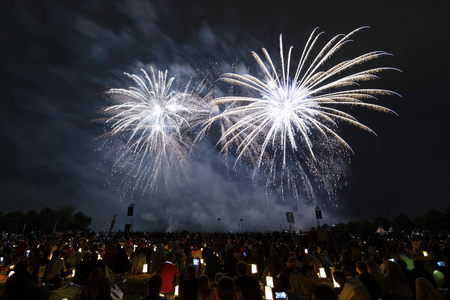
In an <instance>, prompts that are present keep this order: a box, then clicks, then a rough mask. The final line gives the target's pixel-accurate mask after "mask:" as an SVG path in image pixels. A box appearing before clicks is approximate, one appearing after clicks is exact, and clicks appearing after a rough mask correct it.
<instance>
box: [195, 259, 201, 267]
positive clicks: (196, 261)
mask: <svg viewBox="0 0 450 300" xmlns="http://www.w3.org/2000/svg"><path fill="white" fill-rule="evenodd" d="M199 264H200V259H198V258H194V266H198V265H199Z"/></svg>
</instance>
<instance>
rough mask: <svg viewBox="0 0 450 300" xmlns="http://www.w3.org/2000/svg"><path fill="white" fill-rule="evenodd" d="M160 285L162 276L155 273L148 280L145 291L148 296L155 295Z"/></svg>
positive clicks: (157, 293)
mask: <svg viewBox="0 0 450 300" xmlns="http://www.w3.org/2000/svg"><path fill="white" fill-rule="evenodd" d="M161 287H162V277H161V275H159V274H155V275H153V276H152V277H150V279H149V280H148V285H147V291H148V295H149V296H151V297H152V296H153V297H157V296H158V295H159V292H160V291H161Z"/></svg>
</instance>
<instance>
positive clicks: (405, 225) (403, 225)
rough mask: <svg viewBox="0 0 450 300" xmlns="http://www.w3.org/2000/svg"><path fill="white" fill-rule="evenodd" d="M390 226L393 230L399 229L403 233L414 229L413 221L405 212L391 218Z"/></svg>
mask: <svg viewBox="0 0 450 300" xmlns="http://www.w3.org/2000/svg"><path fill="white" fill-rule="evenodd" d="M392 226H393V227H394V230H395V231H401V232H405V233H411V232H412V231H413V229H414V227H415V226H414V223H413V221H411V219H410V218H409V217H408V216H407V215H405V214H399V215H398V216H396V217H395V218H394V219H393V220H392Z"/></svg>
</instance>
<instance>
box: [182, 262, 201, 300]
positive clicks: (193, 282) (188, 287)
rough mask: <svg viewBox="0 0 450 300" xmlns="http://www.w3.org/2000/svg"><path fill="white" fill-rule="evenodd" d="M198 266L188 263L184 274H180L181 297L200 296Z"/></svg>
mask: <svg viewBox="0 0 450 300" xmlns="http://www.w3.org/2000/svg"><path fill="white" fill-rule="evenodd" d="M197 294H198V279H197V267H196V266H194V265H188V266H187V267H186V270H185V271H184V274H183V275H181V276H180V288H179V299H180V300H197V297H198V295H197Z"/></svg>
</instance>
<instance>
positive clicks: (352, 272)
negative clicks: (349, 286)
mask: <svg viewBox="0 0 450 300" xmlns="http://www.w3.org/2000/svg"><path fill="white" fill-rule="evenodd" d="M341 271H342V273H344V275H345V277H349V276H350V277H354V276H355V275H356V271H355V269H353V268H352V267H350V266H347V265H344V266H342V269H341Z"/></svg>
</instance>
